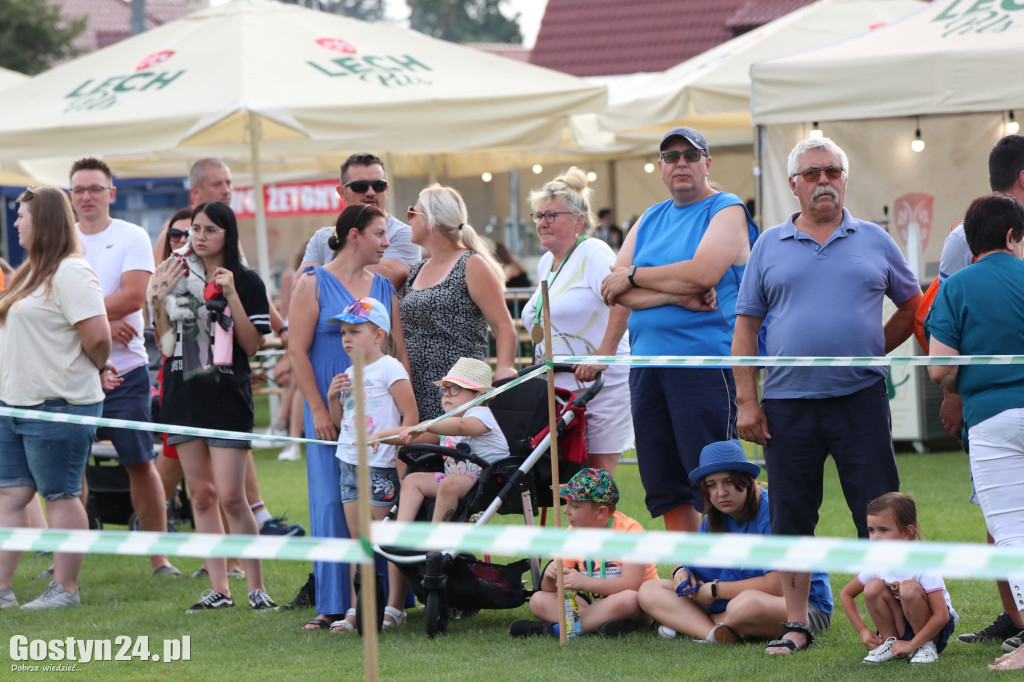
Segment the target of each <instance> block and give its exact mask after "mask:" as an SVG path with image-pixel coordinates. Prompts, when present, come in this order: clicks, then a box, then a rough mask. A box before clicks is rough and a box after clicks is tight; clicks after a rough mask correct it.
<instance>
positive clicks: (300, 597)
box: [281, 573, 316, 611]
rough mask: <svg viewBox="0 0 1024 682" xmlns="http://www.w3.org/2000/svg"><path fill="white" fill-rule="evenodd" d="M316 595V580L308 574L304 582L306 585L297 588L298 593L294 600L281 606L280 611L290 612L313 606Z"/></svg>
mask: <svg viewBox="0 0 1024 682" xmlns="http://www.w3.org/2000/svg"><path fill="white" fill-rule="evenodd" d="M315 595H316V580H315V579H314V578H313V574H312V573H310V574H309V578H308V579H307V580H306V584H305V585H303V586H302V587H300V588H299V593H298V594H297V595H295V599H292V600H291V601H290V602H288V603H287V604H282V605H281V610H282V611H291V610H292V609H297V608H299V607H300V606H313V604H314V602H315Z"/></svg>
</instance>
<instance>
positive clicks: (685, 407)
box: [602, 128, 757, 531]
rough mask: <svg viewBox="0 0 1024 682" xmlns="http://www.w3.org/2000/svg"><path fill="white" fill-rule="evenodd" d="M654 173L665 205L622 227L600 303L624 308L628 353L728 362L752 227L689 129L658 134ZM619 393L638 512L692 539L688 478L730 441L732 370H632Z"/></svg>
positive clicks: (697, 501)
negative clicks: (639, 497)
mask: <svg viewBox="0 0 1024 682" xmlns="http://www.w3.org/2000/svg"><path fill="white" fill-rule="evenodd" d="M658 168H659V169H660V171H661V179H662V181H663V182H664V183H665V186H666V187H667V188H668V190H669V192H670V193H671V195H672V198H671V199H669V200H667V201H663V202H661V203H659V204H655V205H654V206H652V207H651V208H649V209H647V210H646V211H645V212H644V214H643V215H642V216H640V219H639V220H638V221H637V223H636V225H635V226H634V227H633V229H631V230H630V231H629V234H628V235H627V236H626V240H625V242H624V243H623V245H622V249H621V251H619V256H618V259H617V260H616V261H615V267H614V268H613V269H612V274H611V275H609V276H608V277H607V278H606V279H605V281H604V284H603V286H602V295H603V296H604V298H605V300H606V302H608V304H609V305H611V304H613V303H615V304H618V305H624V306H626V307H627V308H631V309H632V312H631V313H630V316H629V339H630V346H631V348H632V353H633V355H728V354H729V344H730V342H731V339H732V328H733V323H734V320H735V307H736V294H737V292H738V290H739V283H740V279H741V277H742V276H743V266H744V264H745V263H746V262H747V256H748V255H749V254H750V245H751V244H753V243H754V240H755V239H757V225H755V224H754V221H753V220H752V219H751V218H750V214H749V213H747V209H746V206H744V204H743V202H742V201H741V200H740V198H739V197H737V196H736V195H734V194H729V193H726V192H719V191H717V190H714V189H712V188H711V187H710V186H709V185H708V173H709V172H710V170H711V156H710V150H709V149H708V143H707V140H705V139H704V136H703V135H701V134H700V133H699V132H697V131H696V130H693V129H692V128H673V129H672V130H670V131H669V132H668V133H666V135H665V137H664V138H663V139H662V142H661V154H660V158H659V160H658ZM716 295H717V301H716V300H715V299H716ZM629 388H630V399H631V401H632V411H633V429H634V432H635V433H636V452H637V460H638V463H639V467H640V478H641V480H642V482H643V485H644V490H645V491H646V502H647V509H648V510H649V511H650V513H651V515H652V516H655V517H657V516H664V517H665V528H666V529H668V530H679V531H696V530H697V528H698V525H699V522H700V517H699V515H698V513H697V512H698V511H699V510H701V508H702V500H703V497H702V496H701V493H700V490H699V488H696V487H694V486H691V485H690V483H689V475H690V471H691V470H692V469H694V468H695V467H697V466H698V465H699V464H700V452H701V450H702V449H703V448H704V446H705V445H708V444H709V443H714V442H717V441H721V440H729V439H732V438H735V437H736V388H735V384H734V382H733V377H732V370H731V369H730V368H728V367H720V368H700V369H691V368H662V367H634V368H632V369H631V370H630V373H629Z"/></svg>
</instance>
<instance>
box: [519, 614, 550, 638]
mask: <svg viewBox="0 0 1024 682" xmlns="http://www.w3.org/2000/svg"><path fill="white" fill-rule="evenodd" d="M508 634H510V635H512V636H513V637H531V636H533V635H547V636H549V637H553V636H554V634H555V626H554V623H538V622H537V621H535V620H527V619H526V618H520V619H519V620H514V621H512V625H510V626H509V629H508Z"/></svg>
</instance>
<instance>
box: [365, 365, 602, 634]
mask: <svg viewBox="0 0 1024 682" xmlns="http://www.w3.org/2000/svg"><path fill="white" fill-rule="evenodd" d="M533 369H535V367H529V368H527V369H524V370H522V371H521V372H520V376H522V375H523V374H526V373H528V372H529V371H531V370H533ZM555 371H556V372H571V371H572V366H571V365H564V364H559V365H555ZM501 383H503V382H497V384H498V385H499V386H500V385H501ZM603 384H604V378H603V376H602V375H601V374H598V376H597V379H596V380H595V381H594V383H593V384H592V385H591V386H590V387H589V388H587V390H586V391H584V393H583V394H582V395H580V396H577V395H575V394H574V393H573V392H572V391H569V390H565V389H561V388H559V389H556V402H557V404H558V406H557V410H558V415H559V417H558V429H557V433H558V443H559V479H560V481H561V482H562V483H565V482H568V480H569V479H570V478H572V476H573V475H574V474H575V473H576V472H578V471H579V470H580V469H582V468H583V467H585V466H586V462H587V457H586V445H585V441H584V429H585V424H586V418H585V412H586V407H587V404H588V403H589V402H590V401H591V400H593V398H594V396H595V395H597V393H598V392H599V391H600V390H601V387H602V386H603ZM547 405H548V404H547V380H546V379H545V377H543V376H541V377H535V378H533V379H530V380H529V381H526V382H524V383H522V384H520V385H519V386H516V387H515V388H513V389H511V390H509V391H506V392H505V393H502V394H499V395H497V396H495V397H494V398H493V399H492V400H491V402H490V405H489V406H490V408H491V411H492V412H493V413H494V416H495V418H496V419H497V421H498V424H499V425H500V426H501V430H502V432H503V433H504V434H505V439H506V440H507V441H508V444H509V453H510V456H509V457H507V458H505V459H502V460H499V461H497V462H494V463H489V462H487V461H486V460H484V459H482V458H480V457H478V456H476V455H475V454H473V453H471V452H468V448H467V449H465V450H453V449H451V448H445V447H441V446H437V445H423V444H416V445H410V446H406V447H403V448H402V449H401V450H399V455H398V456H399V457H400V458H401V459H402V461H403V462H405V463H406V464H408V465H409V469H408V471H407V473H409V472H413V471H442V470H443V465H444V462H443V458H444V457H445V456H447V457H450V458H454V459H462V460H466V461H470V462H473V463H475V464H477V465H479V466H480V467H481V469H482V470H483V471H482V473H481V476H480V480H479V481H477V483H476V485H475V486H474V487H473V488H472V489H471V490H470V491H469V492H468V493H467V494H466V496H465V497H464V498H463V500H462V501H461V502H460V503H459V506H458V508H457V509H456V511H455V516H454V519H453V520H454V521H472V522H473V523H476V524H481V525H482V524H485V523H487V522H488V521H489V520H490V519H491V518H492V517H493V516H494V515H495V514H520V513H521V514H523V518H524V519H525V522H526V524H527V525H533V521H534V516H536V515H537V514H538V508H539V507H550V506H552V505H553V504H554V500H553V497H552V494H553V493H552V485H551V457H550V454H549V443H550V436H549V434H548V421H549V419H548V407H547ZM396 511H397V507H395V508H394V509H392V513H391V514H389V516H388V518H394V516H393V515H394V513H395V512H396ZM432 511H433V500H429V499H428V500H425V501H424V503H423V506H422V507H421V509H420V514H419V517H418V518H419V519H420V520H429V519H430V518H431V514H432ZM375 549H376V550H377V552H378V553H379V554H381V555H382V556H383V557H385V558H386V559H387V560H388V561H392V562H394V563H395V564H396V565H397V566H398V567H399V569H400V570H401V571H402V574H403V575H404V576H405V578H406V580H408V581H409V585H410V587H411V588H412V590H413V592H414V593H415V594H416V598H417V599H419V600H420V601H421V602H423V604H424V605H425V615H426V623H427V634H428V635H429V636H431V637H434V636H436V635H438V634H442V633H444V632H445V631H446V630H447V627H448V617H449V614H450V612H451V610H453V609H454V610H457V611H460V612H463V613H475V612H476V611H479V610H480V609H511V608H515V607H517V606H520V605H522V604H523V603H524V602H525V601H526V599H527V598H528V597H529V596H530V595H531V594H532V593H533V591H534V590H537V589H539V587H540V580H541V573H540V561H539V559H537V558H532V559H522V560H520V561H517V562H514V563H512V564H509V565H498V564H491V563H488V562H484V561H479V560H477V559H476V558H475V557H474V556H472V555H471V554H466V553H457V552H456V551H455V550H448V551H444V552H427V553H423V552H422V551H417V550H407V549H401V548H394V547H375ZM528 568H529V569H531V573H532V578H533V588H534V590H527V589H525V588H524V586H523V580H522V575H523V573H524V572H525V571H526V570H527V569H528ZM377 584H378V588H379V585H380V582H379V581H378V583H377ZM357 589H358V584H357ZM378 596H379V598H378V600H377V603H378V605H379V607H378V614H377V616H378V617H377V624H378V629H380V627H381V626H382V624H383V621H384V612H383V604H384V600H383V594H381V593H379V594H378ZM361 604H362V599H358V598H357V602H356V609H357V612H358V611H360V607H361ZM356 622H357V623H358V624H359V625H360V627H361V624H362V617H361V614H359V615H357V618H356Z"/></svg>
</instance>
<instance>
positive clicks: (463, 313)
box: [401, 184, 516, 419]
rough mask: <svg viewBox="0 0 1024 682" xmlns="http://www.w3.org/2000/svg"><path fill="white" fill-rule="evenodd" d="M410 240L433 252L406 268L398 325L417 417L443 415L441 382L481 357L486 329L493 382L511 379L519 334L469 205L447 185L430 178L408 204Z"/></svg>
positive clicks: (501, 276)
mask: <svg viewBox="0 0 1024 682" xmlns="http://www.w3.org/2000/svg"><path fill="white" fill-rule="evenodd" d="M409 226H410V227H412V241H413V243H414V244H418V245H420V246H422V247H424V248H425V249H426V251H427V252H428V253H429V254H430V258H427V259H426V260H424V261H422V262H420V263H417V264H416V265H414V266H413V267H412V270H410V271H409V278H408V280H407V281H406V284H405V296H404V298H403V299H402V302H401V312H402V328H403V329H404V331H405V344H406V349H407V350H408V352H409V365H410V367H411V369H412V385H413V391H414V392H415V393H416V404H417V406H418V407H419V412H420V419H433V418H434V417H437V416H438V415H440V414H441V412H442V410H441V400H440V397H439V396H438V394H437V387H436V386H435V385H434V384H433V382H435V381H438V380H439V379H440V378H441V377H442V376H444V374H445V372H446V371H447V370H448V368H450V367H451V366H452V365H454V364H455V361H456V360H458V359H459V358H461V357H467V358H476V359H479V360H484V359H485V358H486V356H487V327H488V325H490V328H491V332H492V333H493V334H494V340H495V346H496V347H497V356H498V366H497V369H496V370H495V373H494V378H495V380H498V379H504V378H507V377H513V376H515V375H516V370H515V368H514V367H513V362H514V357H515V348H516V334H515V328H514V327H513V325H512V317H511V316H510V315H509V313H508V308H506V307H505V298H504V295H503V290H504V284H503V283H504V281H505V276H504V274H503V272H502V269H501V266H500V265H499V264H498V262H497V261H495V260H494V258H493V257H492V256H491V255H490V253H488V252H487V251H486V250H485V249H484V248H483V245H482V244H481V243H480V238H479V237H478V236H477V234H476V231H475V230H474V229H473V228H472V227H471V226H470V225H469V218H468V216H467V213H466V204H465V202H464V201H463V200H462V197H461V196H460V195H459V193H458V192H456V191H455V190H454V189H452V188H451V187H442V186H441V185H438V184H434V185H431V186H430V187H427V188H426V189H424V190H423V191H422V192H420V196H419V200H418V201H417V202H416V205H415V206H412V207H410V208H409Z"/></svg>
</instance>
